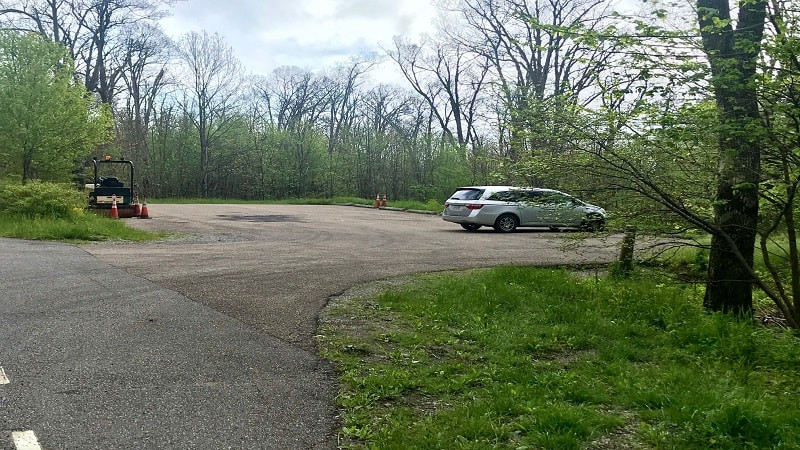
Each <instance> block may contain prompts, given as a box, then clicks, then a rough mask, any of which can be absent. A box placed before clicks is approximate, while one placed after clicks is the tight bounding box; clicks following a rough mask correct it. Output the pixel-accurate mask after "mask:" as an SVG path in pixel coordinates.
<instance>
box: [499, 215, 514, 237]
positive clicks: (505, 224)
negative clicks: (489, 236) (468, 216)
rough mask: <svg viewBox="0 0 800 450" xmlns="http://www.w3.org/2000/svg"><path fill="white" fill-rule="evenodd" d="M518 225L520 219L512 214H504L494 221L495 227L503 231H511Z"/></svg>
mask: <svg viewBox="0 0 800 450" xmlns="http://www.w3.org/2000/svg"><path fill="white" fill-rule="evenodd" d="M518 225H519V219H517V218H516V217H515V216H513V215H512V214H503V215H502V216H500V217H498V218H497V220H495V221H494V229H495V230H497V231H499V232H501V233H511V232H512V231H514V230H516V229H517V226H518Z"/></svg>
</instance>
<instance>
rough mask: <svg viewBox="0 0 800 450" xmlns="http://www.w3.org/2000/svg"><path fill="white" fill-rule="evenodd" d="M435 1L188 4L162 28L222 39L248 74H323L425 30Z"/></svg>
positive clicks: (198, 0) (211, 0)
mask: <svg viewBox="0 0 800 450" xmlns="http://www.w3.org/2000/svg"><path fill="white" fill-rule="evenodd" d="M433 1H435V0H295V1H276V0H270V1H264V0H230V1H227V2H221V1H219V0H188V1H184V2H179V3H177V4H175V5H174V6H173V7H172V15H171V16H170V17H167V18H166V19H164V20H163V22H162V25H163V27H164V29H165V31H166V32H167V34H169V35H170V36H172V37H173V38H176V39H177V38H179V37H180V36H181V35H183V34H185V33H187V32H189V31H198V32H200V31H203V30H205V31H207V32H209V33H218V34H220V35H222V36H224V37H225V40H226V42H227V43H228V44H230V45H231V46H232V47H233V48H234V50H235V52H236V55H237V57H238V58H239V59H240V60H241V61H242V62H243V63H244V65H245V67H247V68H248V69H249V70H250V71H251V72H253V73H258V74H264V75H265V74H267V73H269V72H271V71H272V70H274V69H275V68H277V67H280V66H286V65H295V66H299V67H305V68H310V69H314V70H316V69H323V68H326V67H330V66H331V65H333V64H335V63H336V62H340V61H345V60H347V59H348V58H349V57H351V56H356V55H360V54H365V53H369V52H380V46H381V45H383V46H390V45H391V42H392V38H393V37H394V36H396V35H400V34H403V35H411V36H414V35H416V34H419V33H421V32H426V31H429V30H430V27H431V23H432V19H433V16H434V14H435V8H434V7H433V6H432V2H433Z"/></svg>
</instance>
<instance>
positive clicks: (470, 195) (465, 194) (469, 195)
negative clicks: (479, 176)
mask: <svg viewBox="0 0 800 450" xmlns="http://www.w3.org/2000/svg"><path fill="white" fill-rule="evenodd" d="M481 195H483V189H459V190H457V191H456V192H455V193H454V194H453V195H451V196H450V199H452V200H477V199H479V198H481Z"/></svg>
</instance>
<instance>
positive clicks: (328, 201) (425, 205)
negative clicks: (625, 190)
mask: <svg viewBox="0 0 800 450" xmlns="http://www.w3.org/2000/svg"><path fill="white" fill-rule="evenodd" d="M147 202H148V203H153V204H159V203H175V204H191V205H196V204H237V205H238V204H244V205H365V206H372V205H374V204H375V199H364V198H358V197H332V198H318V197H310V198H285V199H280V200H237V199H222V198H162V199H148V200H147ZM386 206H388V207H392V208H400V209H405V210H418V211H432V212H437V213H440V212H442V210H443V209H444V206H443V205H442V204H441V203H439V202H437V201H436V200H429V201H427V202H420V201H416V200H399V201H389V202H387V203H386Z"/></svg>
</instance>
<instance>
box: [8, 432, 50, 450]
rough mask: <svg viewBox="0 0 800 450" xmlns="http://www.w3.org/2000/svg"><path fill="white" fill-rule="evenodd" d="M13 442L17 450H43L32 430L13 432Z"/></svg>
mask: <svg viewBox="0 0 800 450" xmlns="http://www.w3.org/2000/svg"><path fill="white" fill-rule="evenodd" d="M11 440H13V441H14V445H15V446H16V447H17V450H42V447H40V446H39V441H38V440H37V439H36V435H35V434H33V431H30V430H29V431H12V432H11Z"/></svg>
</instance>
